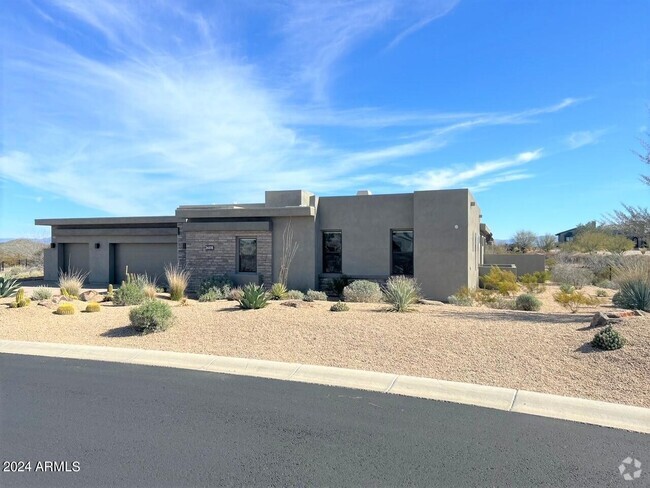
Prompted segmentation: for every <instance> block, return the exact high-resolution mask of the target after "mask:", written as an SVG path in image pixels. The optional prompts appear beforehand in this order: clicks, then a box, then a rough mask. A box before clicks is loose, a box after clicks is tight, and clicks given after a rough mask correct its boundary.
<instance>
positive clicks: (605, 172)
mask: <svg viewBox="0 0 650 488" xmlns="http://www.w3.org/2000/svg"><path fill="white" fill-rule="evenodd" d="M648 18H650V2H648V1H647V0H625V1H620V0H598V1H594V0H584V1H582V0H573V1H570V2H567V1H564V0H545V1H542V0H537V1H533V0H527V1H522V0H491V1H484V0H428V1H420V0H410V1H409V0H356V1H343V0H341V1H327V0H320V1H311V0H277V1H274V0H269V1H266V2H258V1H255V0H242V1H231V0H226V1H218V0H214V1H212V0H210V1H207V0H206V1H181V0H174V1H162V0H147V1H137V0H128V1H120V0H85V1H81V0H4V2H3V8H2V9H1V11H0V237H3V238H8V237H40V238H42V237H47V236H48V228H47V227H36V226H35V225H34V219H36V218H54V217H94V216H97V217H104V216H129V215H171V214H173V212H174V210H175V208H176V207H177V206H179V205H181V204H183V205H188V204H210V203H247V202H262V201H264V191H265V190H284V189H299V188H300V189H306V190H309V191H312V192H314V193H316V194H318V195H322V196H327V195H351V194H355V193H356V191H357V190H360V189H368V190H371V191H372V192H373V193H375V194H380V193H407V192H412V191H417V190H436V189H443V188H469V189H470V190H471V191H472V192H473V193H474V194H475V196H476V198H477V201H478V204H479V206H480V207H481V210H482V214H483V221H484V222H486V223H487V224H488V226H489V227H490V228H491V229H492V231H493V233H494V235H495V237H497V238H499V239H508V238H510V237H511V236H512V235H513V234H514V233H515V232H516V231H518V230H520V229H526V230H532V231H533V232H535V233H537V234H545V233H551V234H555V233H557V232H560V231H562V230H565V229H567V228H571V227H574V226H575V225H576V224H578V223H582V222H587V221H590V220H601V219H603V218H605V217H606V216H607V214H608V213H609V212H611V211H612V210H614V209H617V208H621V204H622V203H626V204H631V205H643V206H648V204H650V188H648V187H647V186H644V185H643V183H642V182H641V181H640V179H639V175H640V174H642V173H645V174H648V173H650V168H647V167H645V166H644V165H643V164H642V163H641V162H640V161H639V159H638V158H637V157H636V156H635V153H634V151H641V145H640V143H639V139H643V138H645V139H650V136H648V135H647V132H648V130H649V127H650V79H649V78H650V29H649V28H648V22H647V20H648Z"/></svg>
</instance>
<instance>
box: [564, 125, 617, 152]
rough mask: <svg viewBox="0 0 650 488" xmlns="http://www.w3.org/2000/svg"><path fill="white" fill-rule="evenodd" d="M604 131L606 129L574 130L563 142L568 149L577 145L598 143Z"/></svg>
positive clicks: (577, 146) (575, 147)
mask: <svg viewBox="0 0 650 488" xmlns="http://www.w3.org/2000/svg"><path fill="white" fill-rule="evenodd" d="M606 133H607V129H600V130H581V131H576V132H572V133H571V134H569V136H568V137H567V138H566V139H565V141H564V142H565V144H566V145H567V147H568V148H569V149H578V148H579V147H583V146H588V145H590V144H596V143H598V141H599V140H600V138H601V137H602V136H603V135H604V134H606Z"/></svg>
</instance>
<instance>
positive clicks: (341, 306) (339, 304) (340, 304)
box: [330, 300, 350, 312]
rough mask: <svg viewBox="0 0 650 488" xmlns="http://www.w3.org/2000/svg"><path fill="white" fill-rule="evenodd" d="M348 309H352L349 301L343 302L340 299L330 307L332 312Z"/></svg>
mask: <svg viewBox="0 0 650 488" xmlns="http://www.w3.org/2000/svg"><path fill="white" fill-rule="evenodd" d="M348 310H350V307H349V306H348V305H347V303H343V302H342V301H340V300H339V301H338V302H336V303H335V304H334V305H332V306H331V307H330V311H331V312H347V311H348Z"/></svg>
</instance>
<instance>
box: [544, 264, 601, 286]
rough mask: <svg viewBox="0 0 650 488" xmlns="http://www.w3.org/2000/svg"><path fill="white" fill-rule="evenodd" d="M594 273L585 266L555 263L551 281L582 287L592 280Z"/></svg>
mask: <svg viewBox="0 0 650 488" xmlns="http://www.w3.org/2000/svg"><path fill="white" fill-rule="evenodd" d="M594 278H595V275H594V273H593V272H591V271H590V270H589V269H587V268H581V267H578V266H575V265H572V264H556V265H555V266H554V267H553V281H555V282H556V283H559V284H561V285H562V284H566V285H571V286H574V287H575V288H577V289H580V288H582V287H583V286H585V285H588V284H590V283H592V282H593V281H594Z"/></svg>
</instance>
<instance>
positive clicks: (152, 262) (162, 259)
mask: <svg viewBox="0 0 650 488" xmlns="http://www.w3.org/2000/svg"><path fill="white" fill-rule="evenodd" d="M114 252H115V257H114V263H115V264H114V266H115V274H114V276H115V282H116V283H121V282H122V281H124V280H125V279H126V267H127V266H128V267H129V273H136V274H144V273H147V275H149V276H151V277H156V278H157V280H158V283H161V284H162V283H163V282H164V279H165V266H166V265H168V264H170V263H171V264H176V261H177V257H176V244H115V251H114Z"/></svg>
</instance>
